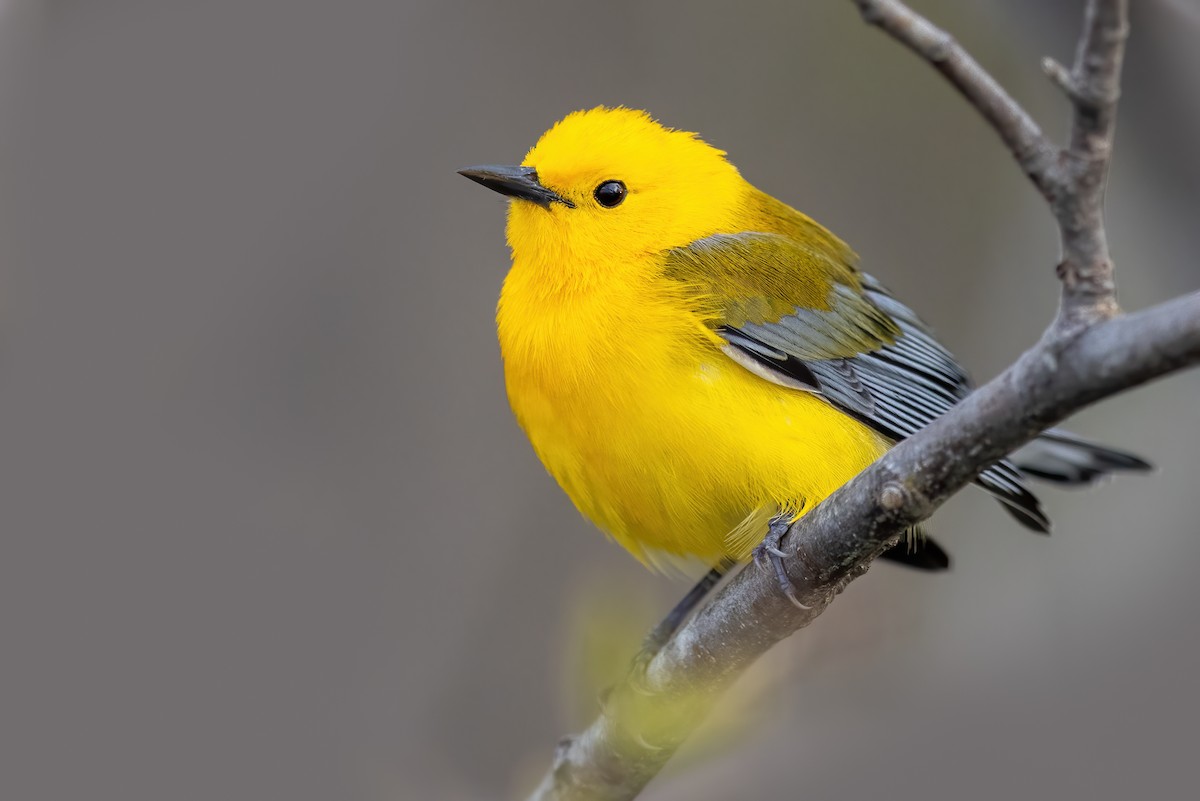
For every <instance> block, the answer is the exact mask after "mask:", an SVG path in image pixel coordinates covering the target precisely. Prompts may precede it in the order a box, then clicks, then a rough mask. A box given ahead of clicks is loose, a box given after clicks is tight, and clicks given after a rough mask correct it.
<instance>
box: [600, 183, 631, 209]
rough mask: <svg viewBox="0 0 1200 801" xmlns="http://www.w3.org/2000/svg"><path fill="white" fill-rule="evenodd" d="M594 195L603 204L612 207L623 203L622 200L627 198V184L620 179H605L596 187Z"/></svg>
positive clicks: (607, 207)
mask: <svg viewBox="0 0 1200 801" xmlns="http://www.w3.org/2000/svg"><path fill="white" fill-rule="evenodd" d="M592 195H593V196H595V198H596V202H597V203H599V204H600V205H601V206H603V207H604V208H606V209H611V208H612V207H613V206H619V205H621V201H622V200H624V199H625V184H623V183H621V182H620V181H605V182H604V183H602V184H600V185H599V186H597V187H596V191H595V192H593V193H592Z"/></svg>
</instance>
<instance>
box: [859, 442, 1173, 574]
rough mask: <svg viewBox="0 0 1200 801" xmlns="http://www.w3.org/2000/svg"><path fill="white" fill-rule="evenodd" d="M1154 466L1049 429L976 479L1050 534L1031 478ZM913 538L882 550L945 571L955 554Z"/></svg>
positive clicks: (1086, 480) (1078, 477)
mask: <svg viewBox="0 0 1200 801" xmlns="http://www.w3.org/2000/svg"><path fill="white" fill-rule="evenodd" d="M1153 469H1154V467H1153V465H1151V464H1150V463H1149V462H1147V461H1146V460H1145V459H1142V458H1141V457H1138V456H1134V455H1133V454H1132V453H1126V452H1125V451H1119V450H1117V449H1116V448H1109V447H1107V446H1105V445H1098V444H1096V443H1095V442H1089V441H1088V440H1086V439H1083V438H1082V437H1077V436H1075V435H1074V434H1070V433H1068V432H1066V431H1063V430H1062V429H1058V428H1051V429H1049V430H1047V431H1043V432H1042V433H1041V434H1039V435H1038V438H1037V439H1035V440H1033V441H1032V442H1030V443H1029V444H1028V445H1024V446H1022V447H1020V448H1018V449H1017V450H1016V451H1014V452H1013V453H1012V455H1011V456H1009V458H1007V459H1003V460H1001V461H999V462H997V463H996V464H994V465H992V466H991V467H989V468H988V469H987V470H985V471H983V473H981V474H980V476H979V478H977V479H976V480H975V483H976V484H978V485H979V486H981V487H983V488H984V489H985V490H987V491H988V492H989V493H990V494H991V495H992V497H994V498H995V499H996V500H998V501H1000V503H1001V505H1003V506H1004V509H1005V511H1007V512H1008V513H1009V514H1011V515H1012V516H1013V517H1015V518H1016V519H1017V521H1018V522H1019V523H1020V524H1021V525H1023V526H1025V527H1026V528H1030V529H1033V530H1034V531H1037V532H1040V533H1042V534H1049V533H1050V518H1048V517H1047V516H1046V512H1045V511H1044V510H1043V509H1042V504H1041V502H1040V501H1038V499H1037V496H1036V495H1034V494H1033V493H1032V492H1030V491H1029V488H1028V487H1026V486H1025V479H1026V478H1038V479H1041V480H1043V481H1053V482H1054V483H1056V484H1059V485H1062V486H1073V487H1079V486H1086V485H1088V484H1094V483H1096V481H1097V480H1098V479H1100V478H1101V477H1103V476H1106V475H1108V474H1109V473H1117V472H1135V473H1144V472H1146V471H1148V470H1153ZM915 532H917V530H916V529H914V533H910V536H909V537H906V538H905V540H902V541H901V542H900V543H899V544H898V545H896V546H895V547H894V548H892V549H891V550H889V551H886V552H884V553H883V554H882V556H883V558H884V559H889V560H891V561H894V562H899V563H901V564H905V565H908V566H909V567H915V568H918V569H921V570H945V569H946V568H947V567H949V566H950V558H949V557H948V556H947V555H946V552H945V551H943V550H942V549H941V548H940V547H939V546H938V544H937V543H936V542H934V541H933V540H932V539H930V538H928V537H926V536H923V535H919V534H918V533H915Z"/></svg>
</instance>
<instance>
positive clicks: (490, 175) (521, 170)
mask: <svg viewBox="0 0 1200 801" xmlns="http://www.w3.org/2000/svg"><path fill="white" fill-rule="evenodd" d="M458 174H459V175H464V176H466V177H467V178H470V179H471V180H472V181H474V182H475V183H478V184H483V185H484V186H486V187H487V188H488V189H491V190H494V191H496V192H499V193H500V194H502V195H508V196H509V197H515V198H519V199H521V200H528V201H530V202H531V203H536V204H538V205H539V206H541V207H542V208H544V209H548V208H550V204H551V203H562V204H563V205H564V206H566V207H567V208H571V209H573V208H575V204H574V203H572V202H571V201H569V200H567V199H566V198H565V197H563V196H562V195H559V194H558V193H557V192H554V191H552V190H549V189H547V188H546V187H544V186H542V184H541V183H540V182H539V181H538V174H537V170H535V169H534V168H533V167H500V166H496V165H493V164H488V165H484V166H479V167H468V168H466V169H465V170H459V171H458Z"/></svg>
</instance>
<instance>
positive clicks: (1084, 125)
mask: <svg viewBox="0 0 1200 801" xmlns="http://www.w3.org/2000/svg"><path fill="white" fill-rule="evenodd" d="M1127 6H1128V0H1089V2H1088V5H1087V11H1086V12H1085V18H1084V31H1083V36H1082V37H1081V38H1080V40H1079V49H1078V51H1077V52H1076V54H1075V64H1074V66H1073V67H1072V68H1071V73H1070V78H1069V82H1068V83H1067V86H1068V87H1069V90H1068V92H1067V97H1068V98H1069V99H1070V100H1071V103H1072V105H1073V107H1074V113H1073V115H1072V118H1071V138H1070V144H1069V145H1068V146H1067V149H1066V150H1065V151H1064V153H1063V157H1062V158H1061V160H1060V163H1061V165H1062V166H1061V169H1062V171H1063V174H1064V182H1063V183H1064V190H1065V191H1063V192H1062V193H1061V194H1059V195H1057V196H1055V197H1053V198H1051V199H1050V207H1051V210H1052V211H1053V212H1054V216H1055V218H1056V219H1057V220H1058V225H1059V229H1060V230H1061V237H1062V250H1063V257H1062V262H1061V263H1060V264H1059V267H1058V276H1059V278H1060V279H1062V283H1063V292H1062V303H1061V306H1060V308H1059V320H1058V322H1059V325H1062V326H1065V327H1071V326H1076V325H1086V324H1087V323H1089V322H1092V321H1094V320H1098V319H1107V318H1109V317H1112V316H1113V315H1114V314H1116V313H1117V312H1118V311H1119V308H1118V306H1117V297H1116V284H1115V283H1114V282H1113V267H1112V259H1111V257H1110V256H1109V253H1108V241H1107V238H1106V236H1105V232H1104V187H1105V184H1106V182H1107V181H1108V165H1109V162H1110V161H1111V158H1112V144H1113V129H1114V127H1115V124H1116V119H1117V98H1118V97H1119V96H1120V79H1121V64H1122V61H1123V60H1124V54H1125V40H1126V38H1127V37H1128V36H1129V20H1128V8H1127ZM1055 83H1058V84H1059V85H1060V86H1062V85H1063V84H1062V83H1060V82H1059V81H1058V80H1056V81H1055Z"/></svg>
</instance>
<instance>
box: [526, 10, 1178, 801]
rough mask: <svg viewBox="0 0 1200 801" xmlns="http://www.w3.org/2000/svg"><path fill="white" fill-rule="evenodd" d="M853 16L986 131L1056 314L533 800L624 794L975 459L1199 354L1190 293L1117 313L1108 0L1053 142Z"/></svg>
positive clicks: (1088, 27) (921, 43) (589, 735)
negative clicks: (942, 83)
mask: <svg viewBox="0 0 1200 801" xmlns="http://www.w3.org/2000/svg"><path fill="white" fill-rule="evenodd" d="M854 2H855V4H856V5H857V6H858V7H859V9H860V11H861V12H862V15H863V17H864V18H865V19H866V20H867V21H868V22H871V23H873V24H875V25H878V26H879V27H881V28H882V29H883V30H885V31H887V32H888V33H889V34H891V35H892V36H893V37H895V38H896V39H898V40H899V41H901V42H903V43H904V44H905V45H907V46H908V47H910V48H912V49H913V50H915V51H916V52H917V53H918V54H920V55H921V56H922V57H923V58H925V59H926V60H927V61H929V62H930V63H931V64H932V65H933V66H934V67H936V68H937V69H938V70H939V71H940V72H941V73H942V74H943V75H945V76H946V77H947V78H948V79H949V80H950V82H951V83H952V84H953V85H954V86H955V87H956V88H957V89H958V90H959V91H960V92H961V93H962V94H963V95H964V96H965V97H966V98H967V99H968V100H969V101H970V102H971V103H972V104H973V105H974V106H975V107H976V108H977V109H978V110H979V111H980V113H981V114H982V115H983V116H984V117H985V118H986V119H987V120H988V121H989V122H990V123H991V125H992V127H993V128H995V130H996V131H997V132H998V133H999V134H1000V137H1001V138H1002V139H1003V140H1004V142H1005V144H1006V145H1007V146H1008V148H1009V149H1010V150H1011V151H1012V153H1013V155H1014V156H1015V157H1016V159H1017V162H1018V163H1019V164H1020V166H1021V168H1022V169H1023V170H1024V171H1025V173H1026V174H1027V175H1028V176H1029V178H1030V180H1032V181H1033V183H1034V184H1035V185H1036V186H1037V187H1038V189H1039V190H1040V191H1041V192H1042V194H1043V196H1045V197H1046V199H1047V201H1048V203H1049V205H1050V207H1051V210H1052V211H1053V213H1054V216H1055V219H1056V220H1057V221H1058V223H1059V227H1060V229H1061V231H1062V243H1063V259H1062V263H1061V264H1060V266H1059V274H1060V276H1061V277H1062V280H1063V297H1062V305H1061V306H1060V313H1059V315H1058V318H1057V319H1056V320H1055V322H1054V324H1053V325H1051V327H1050V328H1049V329H1048V330H1047V331H1046V334H1045V335H1044V336H1043V337H1042V340H1041V341H1040V342H1039V343H1038V344H1037V345H1035V346H1034V347H1033V348H1031V349H1030V350H1029V351H1027V352H1026V353H1025V354H1023V355H1022V356H1021V358H1020V359H1018V360H1017V361H1016V362H1015V363H1014V364H1013V365H1012V366H1011V367H1009V368H1008V369H1007V370H1005V371H1004V372H1003V373H1001V374H1000V375H999V376H998V377H996V378H995V379H993V380H992V381H990V382H989V383H987V384H986V385H984V386H983V387H981V388H980V389H979V390H977V391H976V392H974V393H973V394H971V395H970V396H969V397H968V398H966V399H965V400H964V401H962V402H961V403H960V404H959V405H958V406H956V407H955V408H954V409H952V410H951V411H950V412H949V413H947V414H946V415H944V416H943V417H941V418H939V419H938V420H936V421H935V422H933V423H932V424H930V425H929V426H928V427H926V428H925V429H923V430H921V431H919V432H918V433H917V434H915V435H913V436H912V437H910V438H908V439H907V440H905V441H904V442H901V443H900V444H898V445H897V446H896V447H894V448H893V449H892V450H891V451H889V452H888V453H887V454H886V455H885V456H883V457H882V458H881V459H880V460H879V461H877V462H876V463H875V464H873V465H872V466H871V467H869V468H867V469H866V470H865V471H863V472H862V473H861V474H860V475H858V476H857V477H855V478H854V479H853V480H851V481H850V482H849V483H847V484H846V485H845V486H843V487H842V488H841V489H839V490H838V491H837V492H835V493H834V494H833V495H831V496H830V497H829V498H828V499H826V500H825V501H824V502H823V503H821V504H819V505H818V506H817V507H816V508H815V509H813V510H812V511H811V512H809V513H808V514H806V515H805V516H804V517H802V518H801V519H800V520H799V521H798V522H797V523H796V524H794V525H793V527H792V530H791V531H790V532H789V534H788V537H787V540H786V541H787V542H789V543H791V544H792V547H794V548H795V549H796V552H795V555H794V556H791V557H788V558H787V559H785V565H786V567H787V570H788V574H789V575H790V576H791V578H792V581H793V583H794V584H795V586H796V589H797V594H798V596H799V599H800V601H801V602H802V603H803V604H804V605H805V606H806V607H808V608H799V607H797V606H795V605H793V604H792V603H791V602H790V601H788V600H787V599H786V598H785V597H784V596H783V595H782V594H781V593H780V592H779V590H778V585H777V583H776V582H775V580H774V578H773V577H772V576H769V575H767V574H766V573H764V572H763V571H760V570H757V569H754V568H753V567H751V568H748V569H745V570H743V571H742V572H741V573H740V574H738V575H737V576H736V577H735V578H734V579H733V580H732V581H731V582H730V583H729V585H728V586H727V587H726V588H725V589H724V590H722V591H721V592H720V593H719V594H718V595H717V597H716V598H715V599H713V601H712V602H711V603H710V604H709V605H708V606H707V607H705V608H704V609H702V610H701V611H700V612H699V613H697V614H696V615H695V616H694V617H693V618H692V619H691V620H690V621H688V622H687V623H686V624H685V625H684V626H683V627H682V628H681V629H679V631H677V632H676V633H675V635H674V636H673V637H672V638H671V639H670V640H668V641H667V643H666V644H665V646H664V647H663V648H662V650H661V651H660V652H659V653H658V655H657V656H655V658H654V659H653V660H652V661H651V662H650V663H649V665H648V666H647V667H646V671H645V675H644V677H642V678H641V679H640V680H638V681H637V682H630V681H626V682H622V683H621V684H619V685H618V686H617V687H616V688H614V690H613V691H612V693H610V694H609V696H608V699H607V703H606V705H605V709H604V711H603V713H602V714H601V715H600V717H599V718H597V720H596V721H595V722H594V723H592V725H591V726H589V727H588V729H587V730H586V731H584V732H583V733H582V734H580V735H578V736H577V737H574V738H569V739H567V740H564V741H563V743H562V744H561V745H560V748H559V750H558V752H557V754H556V756H555V762H554V766H553V768H552V769H551V771H550V772H549V773H548V774H547V775H546V777H545V779H544V780H543V782H542V784H541V786H540V787H539V788H538V789H537V790H536V791H535V792H534V794H533V796H532V797H531V798H532V799H533V801H551V800H555V801H567V800H568V799H579V800H580V801H582V799H588V800H589V801H628V799H632V798H634V797H635V796H636V795H637V794H638V793H639V792H640V791H641V789H642V788H643V787H644V786H645V785H646V783H647V782H648V781H650V779H652V778H653V777H654V776H655V775H657V773H658V772H659V770H661V769H662V767H663V765H665V764H666V762H667V760H668V759H670V757H671V755H672V754H673V753H674V752H675V750H676V749H677V748H678V747H679V745H680V744H681V743H682V742H683V741H684V740H685V739H686V738H687V737H688V735H689V734H690V733H691V732H692V731H693V729H694V728H695V727H696V726H697V725H698V724H699V722H700V721H701V720H703V718H704V716H705V715H706V714H707V712H708V710H709V708H710V707H711V705H712V704H713V702H714V701H715V700H716V699H717V698H718V697H719V696H720V694H721V692H722V691H723V690H724V689H725V688H726V687H727V686H728V685H729V684H730V683H731V682H732V681H733V680H735V679H736V678H737V677H738V676H739V675H740V674H741V673H742V672H743V671H744V670H745V669H746V668H747V667H749V666H750V665H751V664H752V663H753V662H754V661H755V660H756V659H758V657H759V656H761V655H762V654H763V653H765V652H766V651H767V650H768V649H770V648H771V647H772V646H773V645H774V644H775V643H776V642H778V641H779V640H781V639H783V638H784V637H787V636H788V635H790V634H791V633H793V632H794V631H796V630H797V629H799V628H801V627H803V626H805V625H807V624H808V623H810V622H812V620H813V619H815V618H816V617H817V616H818V615H820V614H821V612H822V611H823V610H824V609H825V607H826V606H828V605H829V603H830V602H831V601H832V600H833V598H834V597H835V596H836V595H837V594H838V593H839V592H841V590H842V589H843V588H844V587H845V586H846V584H848V583H849V582H850V581H852V580H853V579H854V578H856V577H857V576H859V575H862V574H863V573H864V572H866V570H867V568H868V566H869V565H870V563H871V561H872V560H873V559H874V558H875V557H876V556H878V555H879V554H880V553H882V552H883V551H884V550H886V549H887V548H888V547H889V545H890V544H892V543H894V542H895V541H896V539H897V537H898V536H899V535H900V533H901V532H902V531H904V530H905V529H906V528H908V527H909V526H911V525H913V524H914V523H917V522H919V521H921V520H924V519H926V518H927V517H929V516H930V515H931V514H932V513H933V511H934V510H935V509H936V508H937V507H938V506H939V505H941V504H942V503H943V502H944V501H945V500H946V499H947V498H949V497H950V496H951V495H952V494H953V493H955V492H957V491H958V490H959V489H961V488H962V487H964V486H966V485H967V484H968V483H970V482H971V481H972V480H973V479H974V478H975V477H976V476H977V475H978V474H979V472H980V471H981V470H982V469H983V468H985V467H986V466H987V465H989V464H991V463H992V462H994V461H995V460H996V459H998V458H1000V457H1002V456H1003V455H1005V454H1007V453H1010V452H1011V451H1012V450H1013V449H1015V448H1016V447H1018V446H1020V445H1022V444H1023V443H1025V442H1027V441H1028V440H1029V439H1031V438H1032V437H1034V436H1035V435H1036V434H1037V433H1038V432H1039V431H1041V430H1043V429H1045V428H1047V427H1049V426H1051V425H1054V424H1055V423H1057V422H1059V421H1060V420H1062V419H1063V418H1065V417H1067V416H1068V415H1070V414H1072V413H1074V412H1076V411H1078V410H1079V409H1081V408H1083V407H1084V406H1086V405H1088V404H1090V403H1094V402H1095V401H1097V400H1100V399H1103V398H1106V397H1108V396H1110V395H1113V394H1115V393H1117V392H1120V391H1122V390H1124V389H1128V388H1130V387H1134V386H1138V385H1139V384H1143V383H1145V382H1147V381H1150V380H1152V379H1154V378H1156V377H1158V376H1161V375H1165V374H1167V373H1169V372H1171V371H1174V370H1178V369H1180V368H1182V367H1186V366H1190V365H1194V364H1197V363H1200V293H1196V294H1192V295H1188V296H1185V297H1182V298H1177V299H1175V300H1173V301H1170V302H1168V303H1164V304H1162V305H1160V306H1157V307H1155V308H1152V309H1148V310H1146V311H1142V312H1138V313H1136V314H1130V315H1123V316H1118V309H1117V306H1116V301H1115V296H1114V292H1113V283H1112V265H1111V262H1110V259H1109V256H1108V247H1107V242H1106V240H1105V234H1104V224H1103V216H1102V211H1103V194H1104V181H1105V179H1106V177H1107V171H1108V163H1109V157H1110V154H1111V152H1112V133H1113V124H1114V120H1115V114H1116V100H1117V87H1118V84H1119V79H1120V71H1121V61H1122V55H1123V47H1124V41H1125V37H1126V33H1127V20H1126V1H1125V0H1089V3H1088V8H1087V13H1086V19H1085V26H1084V34H1083V36H1082V38H1081V42H1080V46H1079V51H1078V54H1077V56H1076V59H1075V64H1074V66H1073V67H1072V69H1071V71H1070V72H1069V73H1068V72H1067V70H1066V69H1065V68H1063V67H1061V65H1057V64H1055V63H1053V62H1050V63H1049V64H1048V65H1046V66H1045V69H1046V71H1047V74H1048V75H1049V76H1050V78H1051V79H1052V80H1053V81H1054V82H1055V83H1056V85H1058V86H1059V87H1060V88H1062V89H1063V90H1064V91H1065V92H1066V94H1067V96H1068V98H1069V99H1070V100H1071V103H1072V106H1073V109H1074V115H1073V122H1072V133H1071V138H1070V142H1069V144H1068V146H1067V148H1065V149H1062V150H1060V149H1058V148H1056V147H1055V146H1053V145H1052V144H1051V143H1050V142H1049V141H1048V140H1047V139H1046V137H1045V136H1044V134H1043V133H1042V132H1041V130H1040V128H1038V126H1037V124H1036V123H1035V122H1034V121H1033V120H1032V119H1031V118H1030V117H1029V115H1028V114H1027V113H1026V112H1025V111H1024V110H1023V109H1022V108H1021V107H1020V106H1019V105H1018V104H1017V103H1016V102H1015V101H1014V100H1013V99H1012V98H1011V97H1010V96H1009V95H1008V94H1007V93H1005V91H1004V90H1003V89H1002V88H1001V87H1000V86H999V84H997V83H996V81H995V80H994V79H992V78H991V76H989V75H988V74H987V73H986V72H985V71H984V70H983V69H982V67H980V66H979V65H978V63H977V62H975V61H974V60H973V59H972V58H971V57H970V56H969V55H968V54H967V53H966V52H965V51H964V50H963V49H962V48H961V47H960V46H959V45H958V44H956V43H955V42H954V40H953V39H951V38H950V37H949V36H948V35H947V34H946V33H945V32H943V31H941V30H939V29H938V28H936V27H934V26H933V25H932V24H930V23H929V22H928V21H927V20H925V19H924V18H922V17H920V16H919V15H917V14H915V13H914V12H912V11H911V10H910V9H908V8H907V7H906V6H905V5H904V4H903V3H900V2H897V1H896V0H854Z"/></svg>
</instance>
